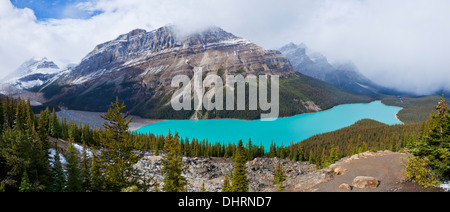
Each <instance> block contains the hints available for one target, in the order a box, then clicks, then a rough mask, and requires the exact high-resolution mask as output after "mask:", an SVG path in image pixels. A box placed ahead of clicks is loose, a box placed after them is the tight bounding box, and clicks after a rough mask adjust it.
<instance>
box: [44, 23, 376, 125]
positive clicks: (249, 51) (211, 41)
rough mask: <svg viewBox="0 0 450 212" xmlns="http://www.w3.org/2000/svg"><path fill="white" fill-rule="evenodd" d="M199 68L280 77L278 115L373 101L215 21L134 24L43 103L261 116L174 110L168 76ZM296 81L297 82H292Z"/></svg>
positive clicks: (176, 114)
mask: <svg viewBox="0 0 450 212" xmlns="http://www.w3.org/2000/svg"><path fill="white" fill-rule="evenodd" d="M196 68H201V69H202V70H203V75H204V77H206V76H207V75H209V74H217V75H219V76H221V77H224V76H225V75H237V74H242V75H244V77H245V76H247V75H249V74H253V75H263V74H264V75H279V76H280V78H281V79H282V81H283V82H285V84H283V85H282V88H281V99H280V101H281V104H282V105H281V106H280V110H281V115H282V116H289V115H295V114H300V113H306V112H316V111H317V108H320V109H327V108H329V107H332V106H335V105H337V104H344V103H356V102H368V101H369V100H371V99H370V98H368V97H365V96H358V95H354V94H349V93H346V92H344V91H341V90H340V89H338V88H336V87H334V86H331V85H327V84H326V83H324V82H320V81H316V80H313V79H309V77H307V76H305V75H302V74H300V73H297V72H296V71H295V70H294V69H293V67H292V65H291V63H290V61H289V60H288V58H286V57H285V56H283V55H282V54H281V52H279V51H276V50H266V49H264V48H262V47H259V46H257V45H256V44H254V43H252V42H250V41H249V40H246V39H244V38H240V37H238V36H235V35H233V34H231V33H229V32H226V31H225V30H223V29H221V28H220V27H211V28H208V29H206V30H204V31H202V32H196V33H193V34H191V35H187V36H180V35H178V34H177V32H176V29H175V28H174V27H173V26H164V27H161V28H158V29H155V30H152V31H149V32H147V31H145V30H142V29H135V30H133V31H130V32H128V33H126V34H122V35H120V36H118V37H117V38H116V39H115V40H112V41H108V42H105V43H102V44H99V45H97V46H96V47H95V48H94V50H93V51H91V52H90V53H89V54H87V55H86V57H85V58H83V60H82V61H81V62H80V64H78V65H77V66H76V67H74V68H72V69H70V70H68V71H67V72H64V74H60V76H58V77H56V78H54V80H52V81H50V82H49V83H47V84H45V85H43V86H41V87H40V88H39V91H40V92H42V93H44V96H45V97H46V98H47V99H48V104H51V105H58V106H61V107H64V108H71V109H76V110H86V111H105V110H107V108H108V107H109V105H110V102H111V101H113V100H114V99H115V97H116V96H118V97H119V98H120V99H121V100H123V101H124V102H125V103H126V105H128V106H129V109H130V111H131V112H132V113H133V114H136V115H140V116H142V117H146V118H160V119H211V118H244V119H258V118H259V115H260V114H261V111H245V112H242V111H237V110H236V111H206V110H202V111H173V109H172V108H170V104H169V105H168V102H169V101H170V98H171V96H172V94H173V93H174V92H175V89H174V88H172V87H171V81H172V79H173V77H175V76H177V75H180V74H182V75H186V76H188V77H190V78H191V79H192V76H193V72H194V70H195V69H196ZM289 79H290V80H289ZM292 79H294V80H292ZM294 84H295V85H296V86H298V87H295V86H294V87H292V88H291V87H289V86H292V85H294ZM320 95H322V97H320ZM339 97H343V98H339ZM325 98H327V99H325ZM288 105H289V106H288ZM314 105H316V106H317V107H314Z"/></svg>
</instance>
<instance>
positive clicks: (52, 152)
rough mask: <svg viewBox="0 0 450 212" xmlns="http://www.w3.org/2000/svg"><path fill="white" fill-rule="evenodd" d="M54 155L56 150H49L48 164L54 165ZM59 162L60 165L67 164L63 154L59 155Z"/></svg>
mask: <svg viewBox="0 0 450 212" xmlns="http://www.w3.org/2000/svg"><path fill="white" fill-rule="evenodd" d="M55 155H56V150H55V149H50V153H49V156H50V163H54V162H55ZM59 162H61V164H67V160H66V157H64V155H63V154H61V153H59Z"/></svg>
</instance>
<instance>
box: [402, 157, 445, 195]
mask: <svg viewBox="0 0 450 212" xmlns="http://www.w3.org/2000/svg"><path fill="white" fill-rule="evenodd" d="M429 162H430V161H429V160H428V159H427V158H417V157H409V158H408V162H407V164H406V165H405V169H404V170H403V172H404V173H403V175H404V177H405V181H415V182H417V183H419V184H420V185H422V186H423V187H424V188H429V187H437V186H439V185H440V184H441V182H440V180H439V177H438V176H437V174H436V173H434V172H433V170H432V169H431V168H430V166H429Z"/></svg>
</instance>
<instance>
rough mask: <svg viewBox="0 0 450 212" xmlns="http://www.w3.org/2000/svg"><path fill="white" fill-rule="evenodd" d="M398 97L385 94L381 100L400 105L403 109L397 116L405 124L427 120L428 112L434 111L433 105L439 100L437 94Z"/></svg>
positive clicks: (392, 104)
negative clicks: (418, 96)
mask: <svg viewBox="0 0 450 212" xmlns="http://www.w3.org/2000/svg"><path fill="white" fill-rule="evenodd" d="M400 98H401V99H400ZM400 98H399V97H394V96H386V97H383V99H382V102H383V104H385V105H391V106H397V107H402V108H403V110H401V111H400V112H399V113H398V118H399V119H400V120H401V121H402V122H403V123H407V124H411V123H422V122H424V121H426V120H428V119H429V118H430V113H431V112H432V111H434V106H435V105H436V103H438V102H439V97H438V96H426V97H420V98H412V97H400ZM402 101H403V102H402Z"/></svg>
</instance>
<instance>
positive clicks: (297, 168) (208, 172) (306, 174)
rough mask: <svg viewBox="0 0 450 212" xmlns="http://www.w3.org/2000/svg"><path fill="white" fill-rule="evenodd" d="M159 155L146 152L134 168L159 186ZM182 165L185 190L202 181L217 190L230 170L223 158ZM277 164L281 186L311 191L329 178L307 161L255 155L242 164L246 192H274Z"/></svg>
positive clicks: (194, 189) (189, 160) (208, 188)
mask: <svg viewBox="0 0 450 212" xmlns="http://www.w3.org/2000/svg"><path fill="white" fill-rule="evenodd" d="M161 158H162V157H161V156H153V155H152V154H151V153H146V154H145V156H144V158H143V159H141V160H140V161H139V162H138V163H137V164H136V167H137V168H138V169H139V170H140V171H141V173H142V174H144V175H145V176H148V177H153V178H154V179H155V180H157V181H158V182H159V183H160V185H161V182H162V180H163V176H162V175H161V174H160V172H159V170H160V168H161V162H160V161H161ZM183 162H184V164H185V165H187V166H189V170H188V172H187V173H184V176H185V177H186V178H187V180H188V183H189V192H200V191H201V188H202V184H203V183H204V184H205V190H206V191H208V192H220V191H221V187H222V185H223V180H224V178H225V176H226V175H228V176H230V174H231V172H232V170H233V161H232V160H231V159H224V158H187V157H184V158H183ZM278 163H281V164H282V166H283V170H284V171H285V173H286V176H287V178H286V181H285V183H284V186H285V187H286V189H288V190H296V191H311V188H312V187H313V186H314V185H317V184H318V183H321V182H327V181H329V180H330V179H331V178H332V175H331V173H329V172H326V171H314V170H315V168H316V166H315V165H311V164H309V163H307V162H292V161H287V160H281V159H278V158H275V159H269V158H256V159H254V160H253V161H249V162H247V164H246V167H247V172H248V174H247V177H248V179H249V181H250V186H249V190H250V192H275V191H276V189H277V186H274V185H273V176H274V174H275V171H276V167H277V165H278Z"/></svg>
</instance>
